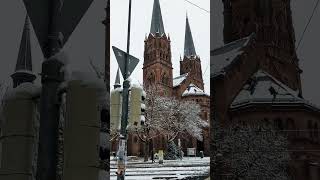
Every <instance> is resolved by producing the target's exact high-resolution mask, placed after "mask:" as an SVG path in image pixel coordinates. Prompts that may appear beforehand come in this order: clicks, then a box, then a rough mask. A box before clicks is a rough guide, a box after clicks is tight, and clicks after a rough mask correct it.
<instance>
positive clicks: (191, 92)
mask: <svg viewBox="0 0 320 180" xmlns="http://www.w3.org/2000/svg"><path fill="white" fill-rule="evenodd" d="M182 96H183V97H185V96H209V95H208V94H206V93H205V92H204V91H203V90H202V89H200V88H198V87H197V86H196V85H194V84H190V85H189V86H188V87H187V89H186V90H185V91H184V92H183V93H182Z"/></svg>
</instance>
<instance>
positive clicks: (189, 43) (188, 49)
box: [184, 15, 197, 57]
mask: <svg viewBox="0 0 320 180" xmlns="http://www.w3.org/2000/svg"><path fill="white" fill-rule="evenodd" d="M196 55H197V54H196V50H195V48H194V43H193V38H192V33H191V28H190V24H189V19H188V15H187V16H186V31H185V39H184V56H187V57H189V56H196Z"/></svg>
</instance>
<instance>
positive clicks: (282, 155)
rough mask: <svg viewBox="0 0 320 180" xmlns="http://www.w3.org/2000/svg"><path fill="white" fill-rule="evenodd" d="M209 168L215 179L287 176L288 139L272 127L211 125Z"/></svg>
mask: <svg viewBox="0 0 320 180" xmlns="http://www.w3.org/2000/svg"><path fill="white" fill-rule="evenodd" d="M214 131H215V132H214V141H213V142H214V146H213V148H212V149H213V151H212V153H213V157H214V158H213V159H211V162H212V166H211V167H212V171H213V174H214V175H215V177H216V178H217V179H223V178H226V177H221V176H222V175H223V176H228V179H232V180H233V179H277V180H286V179H289V178H288V173H287V168H288V162H289V160H290V156H289V153H288V139H287V137H286V136H284V135H283V134H281V133H279V132H278V131H276V130H275V129H274V128H273V127H272V126H270V125H265V124H263V123H262V122H257V124H256V125H255V126H254V125H239V124H231V125H225V126H222V125H220V126H219V125H215V126H214Z"/></svg>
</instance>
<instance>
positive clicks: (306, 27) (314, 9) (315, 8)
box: [296, 0, 320, 50]
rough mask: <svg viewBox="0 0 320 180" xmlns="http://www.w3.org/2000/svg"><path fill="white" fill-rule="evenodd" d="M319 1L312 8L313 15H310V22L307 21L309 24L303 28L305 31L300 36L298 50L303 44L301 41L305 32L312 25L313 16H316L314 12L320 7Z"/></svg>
mask: <svg viewBox="0 0 320 180" xmlns="http://www.w3.org/2000/svg"><path fill="white" fill-rule="evenodd" d="M319 2H320V0H317V2H316V4H315V6H314V8H313V10H312V13H311V16H310V17H309V19H308V22H307V24H306V26H305V28H304V30H303V32H302V35H301V37H300V40H299V42H298V45H297V47H296V50H298V48H299V47H300V44H301V42H302V40H303V38H304V35H305V33H306V31H307V29H308V27H309V25H310V23H311V21H312V18H313V17H314V14H315V12H316V10H317V7H318V5H319Z"/></svg>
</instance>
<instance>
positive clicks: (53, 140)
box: [36, 0, 63, 180]
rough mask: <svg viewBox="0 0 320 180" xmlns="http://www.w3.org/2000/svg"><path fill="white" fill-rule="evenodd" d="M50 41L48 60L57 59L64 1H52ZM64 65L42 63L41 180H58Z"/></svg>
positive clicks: (46, 55) (50, 61) (38, 173)
mask: <svg viewBox="0 0 320 180" xmlns="http://www.w3.org/2000/svg"><path fill="white" fill-rule="evenodd" d="M50 3H51V4H50V5H51V8H50V12H49V14H50V17H51V18H50V23H49V37H48V40H49V41H48V46H47V48H46V50H47V51H46V52H44V56H45V58H49V57H51V56H53V55H55V54H56V53H57V52H59V50H60V49H61V45H62V44H61V41H60V40H59V32H58V29H57V28H58V26H57V23H58V18H59V13H58V12H59V8H60V6H61V4H60V3H61V1H56V0H51V1H50ZM62 66H63V64H62V63H61V62H60V61H58V60H45V61H44V62H43V63H42V74H41V83H42V92H41V110H40V132H39V150H38V167H37V175H36V179H37V180H55V179H56V165H57V155H56V154H57V153H56V151H57V132H58V122H59V105H60V104H59V100H58V93H57V89H58V87H59V85H60V83H61V82H62V81H63V75H62V74H61V73H60V68H61V67H62Z"/></svg>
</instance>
